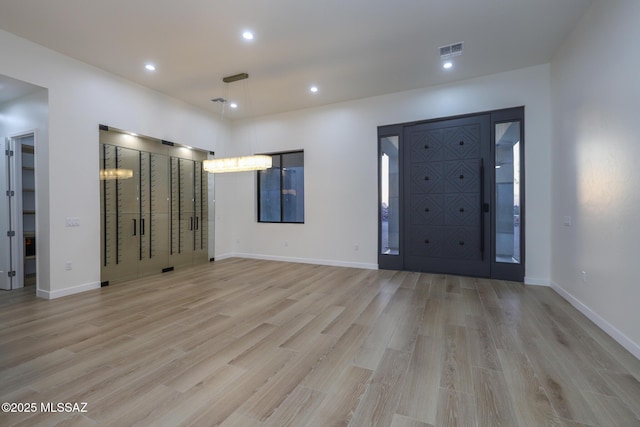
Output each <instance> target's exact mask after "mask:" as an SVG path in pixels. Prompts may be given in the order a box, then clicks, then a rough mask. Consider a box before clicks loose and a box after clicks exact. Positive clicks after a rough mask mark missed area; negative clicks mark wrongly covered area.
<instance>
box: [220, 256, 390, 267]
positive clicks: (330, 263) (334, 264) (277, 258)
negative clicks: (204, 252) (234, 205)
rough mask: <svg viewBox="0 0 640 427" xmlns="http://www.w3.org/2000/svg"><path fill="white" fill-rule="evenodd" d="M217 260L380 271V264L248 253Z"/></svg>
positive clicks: (221, 257) (222, 257)
mask: <svg viewBox="0 0 640 427" xmlns="http://www.w3.org/2000/svg"><path fill="white" fill-rule="evenodd" d="M215 258H216V260H220V261H221V260H223V259H228V258H248V259H261V260H266V261H281V262H296V263H300V264H316V265H328V266H332V267H350V268H361V269H364V270H377V269H378V264H370V263H364V262H348V261H337V260H327V259H315V258H292V257H282V256H273V255H261V254H246V253H237V252H232V253H228V254H224V255H217V256H216V257H215Z"/></svg>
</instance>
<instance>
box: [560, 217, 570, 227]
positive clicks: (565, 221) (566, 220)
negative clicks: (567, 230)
mask: <svg viewBox="0 0 640 427" xmlns="http://www.w3.org/2000/svg"><path fill="white" fill-rule="evenodd" d="M562 223H563V224H564V226H565V227H570V226H571V217H570V216H565V217H564V221H563V222H562Z"/></svg>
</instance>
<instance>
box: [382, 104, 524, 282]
mask: <svg viewBox="0 0 640 427" xmlns="http://www.w3.org/2000/svg"><path fill="white" fill-rule="evenodd" d="M524 108H525V107H524V106H520V107H513V108H506V109H500V110H491V111H483V112H478V113H472V114H464V115H457V116H450V117H441V118H435V119H429V120H420V121H413V122H406V123H397V124H392V125H385V126H379V127H378V159H380V158H381V155H382V153H381V144H380V141H381V139H382V138H386V137H391V136H397V137H398V138H399V154H398V161H399V162H400V163H399V168H400V171H401V174H404V171H405V170H406V168H405V164H404V157H405V156H404V149H405V147H404V144H403V139H404V129H405V127H410V126H415V125H420V124H427V123H436V122H440V121H449V120H455V119H463V118H468V117H474V116H480V115H487V114H488V115H490V144H489V145H490V151H491V154H490V158H488V159H486V160H485V168H486V170H487V171H489V173H487V174H486V175H487V176H488V178H489V183H488V184H489V186H488V187H489V189H490V192H489V196H490V197H489V198H490V202H489V203H490V208H489V216H490V221H489V223H490V230H489V236H490V241H489V245H490V251H489V253H488V254H487V255H488V256H490V257H491V258H490V259H491V268H490V275H489V277H491V278H495V279H501V280H511V281H517V282H523V281H524V274H525V266H526V254H525V225H526V209H525V203H526V194H525V163H526V162H525V156H524V145H525V144H524V142H525V139H524V133H525V130H524V129H525V123H524V118H525V116H524ZM514 121H517V122H519V123H520V142H521V143H520V159H521V162H520V197H521V205H520V213H519V214H520V215H519V219H520V230H521V231H520V263H518V264H515V263H514V264H512V263H503V262H496V236H495V232H494V230H496V215H495V209H494V207H495V206H496V191H495V181H496V179H495V137H496V135H495V128H496V124H498V123H505V122H514ZM380 176H381V164H380V160H378V209H379V212H378V267H379V268H380V269H389V270H403V269H405V259H404V255H405V249H404V248H405V242H404V237H403V236H404V232H405V224H404V222H405V221H404V213H403V212H400V213H399V218H400V224H399V230H400V248H401V250H400V253H399V254H397V255H389V254H384V253H382V250H381V249H382V238H381V227H382V209H381V203H382V190H381V186H380ZM399 190H400V199H401V200H405V190H404V185H400V189H399ZM402 205H403V203H402V202H401V203H400V209H403V208H402ZM461 274H464V273H461Z"/></svg>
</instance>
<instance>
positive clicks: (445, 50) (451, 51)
mask: <svg viewBox="0 0 640 427" xmlns="http://www.w3.org/2000/svg"><path fill="white" fill-rule="evenodd" d="M462 44H463V42H459V43H454V44H450V45H447V46H440V48H439V49H440V57H441V58H447V57H450V56H458V55H462Z"/></svg>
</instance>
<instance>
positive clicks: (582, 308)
mask: <svg viewBox="0 0 640 427" xmlns="http://www.w3.org/2000/svg"><path fill="white" fill-rule="evenodd" d="M551 288H552V289H553V290H554V291H556V292H557V293H558V295H560V296H561V297H562V298H564V299H565V300H567V302H568V303H569V304H571V305H572V306H573V307H575V308H576V310H578V311H579V312H580V313H582V314H584V315H585V316H587V318H588V319H589V320H591V321H592V322H593V323H595V324H596V326H598V327H599V328H600V329H602V330H603V331H604V332H606V333H607V334H608V335H609V336H610V337H611V338H613V339H614V340H615V341H617V342H618V344H620V345H621V346H623V347H624V348H625V349H627V350H628V351H629V352H630V353H631V354H633V355H634V356H635V357H636V358H637V359H639V360H640V345H638V344H636V343H635V342H633V341H632V340H631V339H630V338H629V337H627V336H626V335H625V334H623V333H622V332H620V331H619V330H618V329H616V328H615V327H614V326H613V325H611V324H610V323H609V322H607V321H606V320H604V319H603V318H602V317H600V315H598V314H597V313H595V312H594V311H593V310H591V309H590V308H589V307H587V306H586V305H585V304H583V303H582V302H581V301H580V300H578V299H577V298H576V297H574V296H573V295H571V294H570V293H569V292H567V291H566V290H564V289H562V288H561V287H560V286H558V284H556V283H554V282H551Z"/></svg>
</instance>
